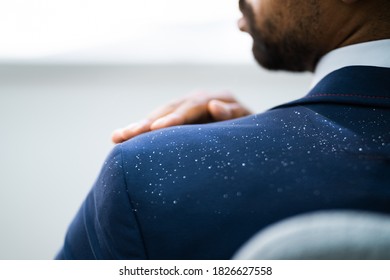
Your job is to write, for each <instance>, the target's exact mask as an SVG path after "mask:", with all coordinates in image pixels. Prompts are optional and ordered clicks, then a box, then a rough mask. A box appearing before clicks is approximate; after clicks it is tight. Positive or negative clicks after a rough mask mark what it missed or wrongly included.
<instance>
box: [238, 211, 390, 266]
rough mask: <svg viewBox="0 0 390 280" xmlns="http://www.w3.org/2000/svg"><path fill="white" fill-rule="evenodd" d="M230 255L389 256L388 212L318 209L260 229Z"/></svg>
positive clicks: (296, 257) (298, 257)
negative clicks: (319, 210) (386, 213)
mask: <svg viewBox="0 0 390 280" xmlns="http://www.w3.org/2000/svg"><path fill="white" fill-rule="evenodd" d="M233 259H241V260H248V259H267V260H345V259H347V260H379V259H387V260H390V216H389V215H384V214H378V213H371V212H362V211H348V210H345V211H321V212H313V213H308V214H303V215H299V216H296V217H292V218H289V219H286V220H283V221H281V222H278V223H276V224H274V225H271V226H269V227H268V228H266V229H264V230H262V231H261V232H259V233H258V234H257V235H255V236H254V237H253V238H252V239H250V240H249V241H248V242H247V243H246V244H244V245H243V247H242V248H241V249H240V250H239V251H238V252H237V253H236V255H235V256H234V257H233Z"/></svg>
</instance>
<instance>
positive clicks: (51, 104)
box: [0, 65, 310, 259]
mask: <svg viewBox="0 0 390 280" xmlns="http://www.w3.org/2000/svg"><path fill="white" fill-rule="evenodd" d="M309 83H310V76H309V75H294V74H282V73H268V72H266V71H264V70H261V69H260V68H258V67H257V66H255V65H0V131H1V137H0V229H1V230H0V259H51V258H53V257H54V255H55V254H56V251H57V250H58V249H59V248H60V246H61V244H62V242H63V238H64V234H65V232H66V228H67V226H68V224H69V223H70V221H71V219H72V218H73V216H74V215H75V213H76V211H77V210H78V207H79V206H80V204H81V202H82V201H83V199H84V197H85V196H86V194H87V192H88V191H89V189H90V187H91V185H92V184H93V182H94V180H95V178H96V176H97V174H98V172H99V169H100V166H101V164H102V162H103V161H104V158H105V157H106V156H107V154H108V152H109V151H110V149H112V147H113V144H112V143H111V142H110V134H111V132H112V130H113V129H115V128H117V127H121V126H125V125H126V124H128V123H130V122H132V121H136V120H139V119H141V118H143V117H145V116H146V114H147V113H148V112H150V111H151V110H152V109H154V108H155V107H157V106H159V105H161V104H163V103H165V102H167V101H169V100H171V99H173V98H177V97H179V96H182V95H183V94H186V93H188V92H190V91H192V90H195V89H206V90H211V91H218V90H230V91H231V92H233V93H235V94H236V96H237V97H238V98H239V100H241V101H242V102H243V103H244V104H245V105H247V106H248V107H249V108H250V109H252V110H253V111H255V112H260V111H264V110H266V109H267V108H270V107H272V106H274V105H277V104H280V103H283V102H286V101H289V100H292V99H295V98H299V97H300V96H302V95H303V94H305V92H306V91H307V89H308V85H309Z"/></svg>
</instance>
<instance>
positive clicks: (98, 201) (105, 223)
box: [56, 145, 147, 259]
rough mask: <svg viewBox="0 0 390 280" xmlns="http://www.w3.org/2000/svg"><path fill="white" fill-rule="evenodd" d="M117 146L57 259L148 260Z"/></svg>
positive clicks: (77, 217) (79, 212) (78, 215)
mask: <svg viewBox="0 0 390 280" xmlns="http://www.w3.org/2000/svg"><path fill="white" fill-rule="evenodd" d="M129 195H130V194H129V193H128V189H127V183H126V179H125V176H124V172H123V162H122V150H121V145H117V146H116V147H115V148H114V149H113V151H112V152H111V154H110V155H109V156H108V158H107V160H106V161H105V163H104V165H103V167H102V170H101V172H100V174H99V176H98V178H97V180H96V182H95V184H94V186H93V188H92V190H91V191H90V193H89V194H88V196H87V198H86V199H85V201H84V203H83V204H82V206H81V208H80V210H79V211H78V213H77V215H76V217H75V218H74V220H73V222H72V223H71V225H70V226H69V229H68V231H67V234H66V237H65V242H64V245H63V248H62V249H61V250H60V252H59V253H58V255H57V257H56V259H146V258H147V256H146V253H145V248H144V244H143V240H142V235H141V232H140V228H139V225H138V221H137V217H136V216H135V212H134V211H133V208H132V206H131V203H130V201H131V200H130V196H129Z"/></svg>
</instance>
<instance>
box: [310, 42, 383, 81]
mask: <svg viewBox="0 0 390 280" xmlns="http://www.w3.org/2000/svg"><path fill="white" fill-rule="evenodd" d="M353 65H355V66H356V65H360V66H377V67H388V68H390V39H385V40H378V41H372V42H366V43H360V44H356V45H350V46H346V47H342V48H339V49H335V50H333V51H331V52H329V53H327V54H326V55H324V56H323V57H322V58H321V59H320V61H319V63H318V64H317V67H316V69H315V71H314V77H313V82H312V87H314V86H315V85H316V84H317V83H318V82H319V81H320V80H321V79H322V78H324V77H325V76H326V75H328V74H330V73H331V72H333V71H335V70H337V69H340V68H343V67H346V66H353Z"/></svg>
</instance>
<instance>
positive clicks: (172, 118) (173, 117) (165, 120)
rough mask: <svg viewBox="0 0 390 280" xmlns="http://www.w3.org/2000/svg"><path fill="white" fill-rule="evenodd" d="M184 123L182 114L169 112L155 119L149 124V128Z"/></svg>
mask: <svg viewBox="0 0 390 280" xmlns="http://www.w3.org/2000/svg"><path fill="white" fill-rule="evenodd" d="M184 123H185V119H184V118H183V116H182V115H178V114H177V113H171V114H169V115H166V116H164V117H162V118H159V119H157V120H156V121H155V122H153V123H152V124H151V126H150V129H151V130H156V129H161V128H166V127H170V126H175V125H181V124H184Z"/></svg>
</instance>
